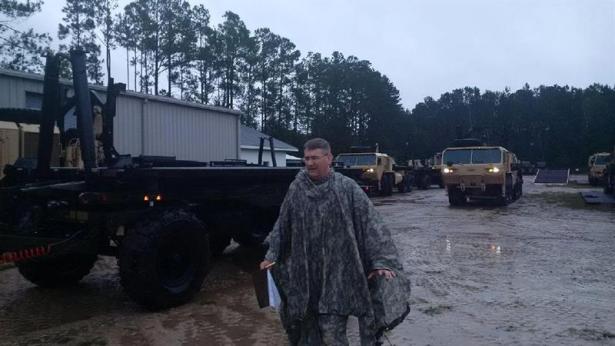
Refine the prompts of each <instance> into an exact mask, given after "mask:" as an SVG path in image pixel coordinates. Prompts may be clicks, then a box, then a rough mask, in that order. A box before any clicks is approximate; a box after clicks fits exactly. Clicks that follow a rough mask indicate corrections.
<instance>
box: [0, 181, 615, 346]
mask: <svg viewBox="0 0 615 346" xmlns="http://www.w3.org/2000/svg"><path fill="white" fill-rule="evenodd" d="M577 179H578V180H579V181H581V180H582V178H580V177H577ZM528 180H529V181H528ZM524 190H525V191H524V196H523V197H522V198H521V199H520V200H519V201H517V202H514V203H513V204H511V205H509V206H507V207H493V206H489V205H480V204H478V205H476V204H475V205H469V206H467V207H463V208H451V207H449V206H448V201H447V199H446V195H445V193H444V191H443V190H442V189H435V188H433V189H430V190H425V191H413V192H411V193H409V194H400V195H397V194H396V195H393V196H392V197H389V198H375V199H374V203H375V204H376V205H377V208H378V210H380V212H381V213H382V215H383V217H384V218H385V220H386V221H387V223H388V224H389V226H390V228H391V231H392V234H393V237H394V239H395V240H396V242H397V244H398V248H399V251H400V253H401V255H402V258H403V262H404V265H405V269H406V271H407V272H408V273H409V274H410V278H411V280H412V287H413V292H412V296H413V306H412V312H411V314H410V315H409V317H408V319H407V320H406V321H405V322H404V323H403V324H402V325H400V326H399V327H398V328H397V329H396V330H394V331H393V332H391V333H390V334H389V335H388V339H389V340H390V342H391V343H392V344H395V345H494V344H495V345H605V344H606V345H615V266H613V263H614V261H615V259H614V258H613V257H614V256H615V252H614V251H613V249H614V248H615V206H586V205H585V204H584V203H583V202H582V200H581V199H580V196H579V192H580V191H583V190H591V188H590V187H589V186H586V185H571V186H544V185H534V184H533V183H532V182H531V179H526V184H525V186H524ZM594 190H596V189H594ZM259 258H260V254H258V253H254V252H252V251H250V250H246V249H242V248H237V247H236V248H234V249H230V251H228V250H227V253H226V254H225V255H224V256H223V257H222V258H220V259H218V260H217V261H216V263H215V266H214V268H213V269H212V272H211V273H210V275H209V276H208V278H207V279H206V283H205V285H204V288H203V290H202V291H201V293H200V294H199V295H198V296H197V298H196V299H195V300H194V301H193V302H192V303H190V304H186V305H184V306H181V307H177V308H174V309H170V310H168V311H164V312H157V313H151V312H148V311H144V310H142V309H141V308H139V307H138V306H136V305H135V304H134V303H133V302H132V301H131V300H130V299H129V298H128V297H127V296H126V295H125V294H124V293H123V291H122V289H121V286H120V284H119V278H118V275H117V268H116V264H115V260H114V259H111V258H102V259H101V260H99V261H98V262H97V264H96V266H95V269H94V270H93V271H92V273H90V275H88V276H87V277H86V278H85V279H84V280H83V281H82V282H81V283H80V284H79V285H78V286H76V287H72V288H69V289H63V290H44V289H39V288H36V287H34V286H33V285H31V284H30V283H28V282H27V281H26V280H24V279H22V278H21V276H20V275H19V273H18V272H17V270H16V269H14V268H10V267H0V331H2V332H1V334H0V344H2V345H4V344H7V345H13V344H23V345H43V344H44V345H48V344H63V345H78V344H79V345H174V344H187V345H204V344H206V345H279V344H285V343H286V339H285V336H284V333H283V331H282V328H281V325H280V323H279V320H278V317H277V313H275V312H274V311H272V310H270V309H269V308H266V309H258V307H257V303H256V298H255V297H254V294H253V288H252V281H251V276H250V274H249V271H250V270H252V269H253V268H254V267H255V265H256V264H257V263H258V260H259ZM350 334H351V341H353V342H356V341H357V337H356V335H357V332H356V321H351V326H350ZM386 344H387V343H386V342H385V345H386Z"/></svg>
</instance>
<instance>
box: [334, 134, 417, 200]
mask: <svg viewBox="0 0 615 346" xmlns="http://www.w3.org/2000/svg"><path fill="white" fill-rule="evenodd" d="M335 162H336V165H338V166H341V167H345V168H348V169H354V170H360V174H359V175H358V176H357V177H356V178H355V180H356V181H357V182H358V183H359V185H360V186H361V188H363V190H364V191H365V192H366V193H367V194H368V195H370V194H378V195H380V196H390V195H391V194H392V193H393V188H396V189H397V190H398V191H399V192H401V193H403V192H410V191H411V190H412V175H411V173H410V169H409V167H405V166H398V165H396V164H395V160H394V159H393V158H392V157H391V156H389V155H387V154H384V153H380V152H379V150H378V147H377V146H375V147H351V152H350V153H341V154H339V155H337V156H336V158H335Z"/></svg>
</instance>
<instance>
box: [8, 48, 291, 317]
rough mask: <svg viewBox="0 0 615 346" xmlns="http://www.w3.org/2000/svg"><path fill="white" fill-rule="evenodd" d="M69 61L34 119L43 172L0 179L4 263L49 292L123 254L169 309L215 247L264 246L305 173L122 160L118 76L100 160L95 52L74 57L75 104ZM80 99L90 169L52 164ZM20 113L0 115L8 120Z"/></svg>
mask: <svg viewBox="0 0 615 346" xmlns="http://www.w3.org/2000/svg"><path fill="white" fill-rule="evenodd" d="M63 58H65V57H62V56H59V55H50V56H48V58H47V64H46V68H45V76H44V95H43V104H42V110H41V111H40V113H38V114H30V115H31V116H32V118H35V119H38V120H36V121H38V122H39V123H40V137H39V154H38V158H37V163H36V165H35V167H26V166H21V165H7V166H6V169H5V173H6V176H5V177H4V178H3V179H2V180H1V181H0V262H14V263H15V265H16V266H17V268H18V270H19V272H20V273H21V274H22V275H23V276H24V277H25V278H26V279H28V280H29V281H31V282H33V283H34V284H36V285H39V286H44V287H50V286H62V285H66V284H71V283H75V282H77V281H79V280H80V279H81V278H82V277H83V276H85V275H86V274H88V272H89V271H90V270H91V268H92V267H93V265H94V262H95V261H96V260H97V258H98V256H99V255H102V256H115V257H117V258H118V264H119V273H120V279H121V284H122V286H123V287H124V290H125V291H126V293H127V294H128V295H129V296H130V297H131V298H132V299H134V300H135V301H136V302H138V303H139V304H141V305H143V306H145V307H148V308H151V309H161V308H167V307H171V306H175V305H179V304H182V303H184V302H186V301H188V300H190V299H191V298H192V297H193V296H194V295H195V294H196V293H197V292H198V291H199V290H200V289H201V286H202V283H203V280H204V278H205V276H206V274H207V272H208V269H209V267H210V257H211V255H212V253H216V252H220V251H221V250H222V249H224V247H226V245H228V244H229V242H230V240H231V238H232V239H234V240H236V241H237V242H239V243H240V244H247V245H250V244H252V245H255V244H261V242H262V240H263V239H264V238H265V236H266V235H267V233H268V232H269V231H270V230H271V228H272V226H273V224H274V222H275V220H276V218H277V215H278V212H279V207H280V205H281V203H282V200H283V198H284V195H285V193H286V191H287V189H288V185H289V184H290V182H291V181H292V180H293V178H294V177H295V175H296V174H297V172H298V169H299V168H285V167H248V166H238V164H237V162H228V163H225V162H208V163H203V162H193V161H180V160H176V159H174V158H169V157H131V156H130V155H120V154H118V153H117V152H116V150H115V149H114V147H113V116H115V95H117V93H119V88H118V87H117V85H114V84H113V82H112V80H110V83H109V86H108V89H107V100H106V103H104V104H102V105H99V106H101V107H102V109H103V115H102V116H103V124H102V126H103V133H102V142H103V143H102V145H103V149H104V150H103V151H104V164H103V165H99V164H98V163H97V158H96V153H95V149H94V148H95V145H96V144H95V141H94V135H93V132H94V131H93V130H92V129H93V111H92V110H93V107H94V106H95V102H94V95H93V94H91V92H90V91H89V90H88V85H87V78H86V72H85V54H84V53H83V52H80V51H74V52H71V56H70V61H71V65H72V71H73V89H74V93H75V96H74V97H72V98H66V99H64V98H63V97H62V95H64V94H65V93H63V92H61V91H60V89H61V88H63V86H61V85H60V83H59V79H58V71H59V68H58V66H59V60H60V59H63ZM73 106H74V107H76V114H77V124H78V138H79V142H80V148H79V150H80V157H81V158H82V162H83V165H82V166H83V167H67V166H64V167H50V157H51V146H52V144H51V143H52V136H53V132H52V131H53V128H54V125H55V124H56V123H57V125H58V127H59V128H60V129H62V127H63V126H62V123H61V121H62V119H63V116H62V115H63V114H64V113H65V112H66V111H67V110H69V109H71V107H73ZM11 112H12V113H11ZM19 112H20V110H4V111H3V110H0V114H3V115H4V116H7V117H10V116H11V115H10V114H15V116H16V117H17V116H19V115H23V114H19ZM28 112H30V113H32V111H28ZM26 113H27V112H26ZM60 135H61V137H62V136H66V135H67V134H66V133H62V132H61V134H60ZM63 139H65V138H63ZM61 142H63V143H66V141H65V140H61ZM272 152H273V150H272Z"/></svg>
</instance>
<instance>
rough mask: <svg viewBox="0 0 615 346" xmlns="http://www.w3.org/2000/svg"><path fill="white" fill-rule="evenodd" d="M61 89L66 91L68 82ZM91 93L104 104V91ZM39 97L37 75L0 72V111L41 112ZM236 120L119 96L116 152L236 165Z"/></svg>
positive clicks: (230, 114)
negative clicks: (27, 110)
mask: <svg viewBox="0 0 615 346" xmlns="http://www.w3.org/2000/svg"><path fill="white" fill-rule="evenodd" d="M61 83H62V84H65V85H68V86H70V85H71V83H70V81H61ZM90 88H91V89H92V90H94V91H95V92H96V93H97V94H98V95H99V96H100V98H101V99H103V100H104V98H105V91H106V89H105V87H102V86H90ZM42 92H43V76H42V75H38V74H31V73H22V72H16V71H9V70H2V69H0V108H31V109H40V107H41V104H42ZM240 114H241V113H240V112H239V111H235V110H230V109H227V108H222V107H214V106H208V105H202V104H197V103H191V102H185V101H180V100H176V99H173V98H168V97H162V96H153V95H146V94H141V93H136V92H131V91H126V92H122V93H121V94H120V95H119V96H118V98H117V115H116V117H115V119H114V122H113V124H114V136H113V139H114V144H115V148H116V149H117V151H118V152H119V153H120V154H131V155H133V156H138V155H159V156H174V157H176V158H177V159H181V160H197V161H205V162H207V161H212V160H216V161H219V160H224V159H239V157H240ZM66 117H67V118H66V120H67V121H65V123H66V124H71V123H75V122H76V120H73V121H71V118H72V119H75V118H74V115H73V114H72V111H69V112H68V113H67V115H66ZM7 140H8V138H7ZM1 145H2V143H0V146H1ZM12 147H17V144H13V145H12ZM4 156H7V155H4ZM11 157H12V156H11ZM4 163H5V162H4ZM4 163H0V164H4Z"/></svg>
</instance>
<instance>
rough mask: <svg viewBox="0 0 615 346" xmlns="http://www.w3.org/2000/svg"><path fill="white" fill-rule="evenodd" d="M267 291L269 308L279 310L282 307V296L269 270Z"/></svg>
mask: <svg viewBox="0 0 615 346" xmlns="http://www.w3.org/2000/svg"><path fill="white" fill-rule="evenodd" d="M267 291H268V293H269V306H271V307H272V308H274V309H276V310H277V309H278V308H279V307H280V294H279V293H278V288H277V287H276V286H275V282H274V281H273V277H272V276H271V272H270V271H269V270H267Z"/></svg>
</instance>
